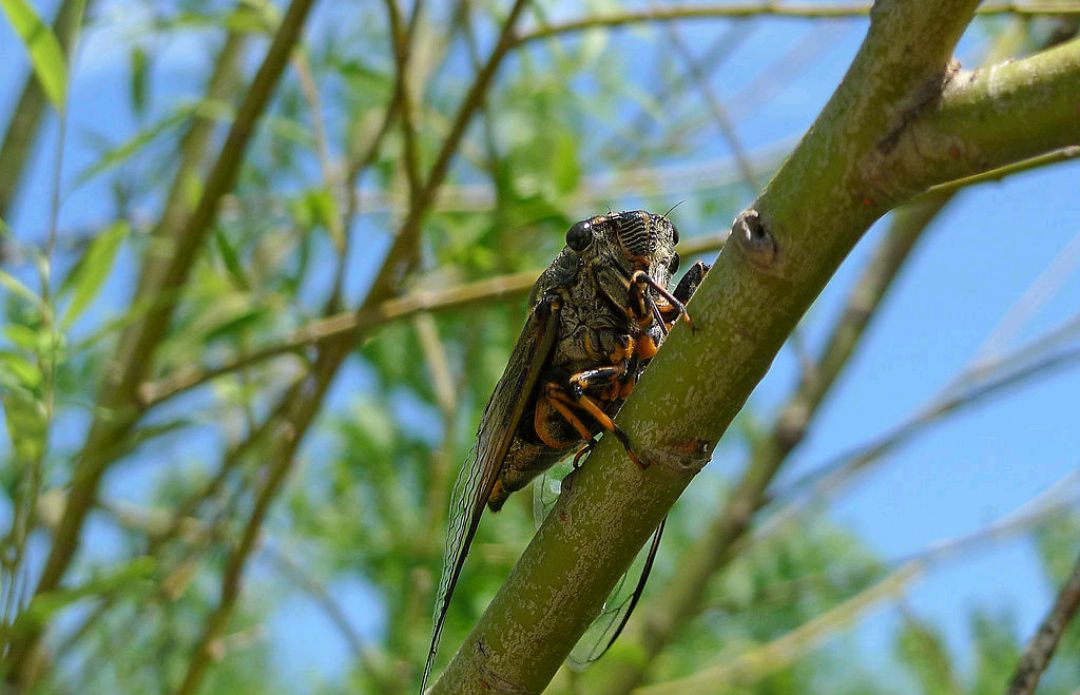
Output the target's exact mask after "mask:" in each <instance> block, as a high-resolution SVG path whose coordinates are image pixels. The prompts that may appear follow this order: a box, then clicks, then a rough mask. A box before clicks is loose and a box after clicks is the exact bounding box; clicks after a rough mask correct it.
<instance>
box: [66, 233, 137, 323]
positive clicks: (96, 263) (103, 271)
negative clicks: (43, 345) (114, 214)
mask: <svg viewBox="0 0 1080 695" xmlns="http://www.w3.org/2000/svg"><path fill="white" fill-rule="evenodd" d="M130 230H131V228H130V226H129V225H128V223H127V222H126V221H125V220H119V221H117V222H114V223H113V224H112V226H110V227H109V228H108V229H106V230H105V231H104V232H102V233H101V234H99V235H98V236H97V238H96V239H94V241H93V242H92V243H91V244H90V246H89V247H88V248H87V249H86V254H85V255H84V256H83V258H82V260H81V261H80V262H79V265H78V266H77V267H76V268H75V271H74V272H72V274H71V276H70V277H69V278H68V283H67V285H68V287H69V288H70V290H71V303H70V304H69V305H68V308H67V311H66V312H65V313H64V318H63V320H62V321H61V325H62V326H63V327H64V328H67V327H70V326H71V324H73V323H75V320H76V319H78V318H79V316H80V315H82V313H83V312H84V311H86V308H87V307H88V306H90V303H91V302H93V301H94V299H95V298H96V297H97V295H98V292H100V291H101V286H102V285H103V284H104V282H105V278H107V277H108V276H109V271H110V270H112V267H113V262H114V261H115V260H116V253H117V252H118V251H119V250H120V244H121V243H123V241H124V239H125V238H126V237H127V235H128V232H129V231H130Z"/></svg>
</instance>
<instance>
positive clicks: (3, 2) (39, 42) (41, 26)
mask: <svg viewBox="0 0 1080 695" xmlns="http://www.w3.org/2000/svg"><path fill="white" fill-rule="evenodd" d="M0 7H3V8H4V14H6V15H7V18H8V22H10V23H11V27H12V29H14V30H15V33H16V34H18V36H19V38H20V39H21V40H22V42H23V45H24V46H25V47H26V52H27V53H29V54H30V63H31V65H33V67H34V74H35V75H37V79H38V82H39V83H40V84H41V88H42V90H43V91H44V92H45V95H46V96H47V97H48V98H49V101H51V102H52V105H53V107H54V108H56V109H57V110H59V109H61V108H63V106H64V98H65V94H66V92H67V66H66V64H65V60H64V51H63V49H62V48H61V47H60V41H59V40H58V39H57V38H56V34H54V33H53V32H52V30H51V29H50V28H49V27H48V26H47V25H46V24H45V23H44V22H42V21H41V18H40V17H38V15H37V13H36V12H34V8H33V7H31V6H30V5H29V4H28V3H26V2H25V0H0Z"/></svg>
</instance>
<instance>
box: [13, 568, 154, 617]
mask: <svg viewBox="0 0 1080 695" xmlns="http://www.w3.org/2000/svg"><path fill="white" fill-rule="evenodd" d="M156 566H157V563H156V561H155V560H154V558H152V557H149V556H142V557H137V558H135V559H134V560H131V561H130V562H127V563H125V564H122V565H120V566H118V567H116V568H115V569H112V570H111V571H109V572H108V573H103V574H100V575H99V576H96V577H92V578H91V579H90V580H89V581H87V582H86V583H84V584H81V585H79V586H76V587H74V588H71V589H57V590H54V591H48V592H45V593H43V594H38V595H37V596H35V597H34V599H33V600H32V601H31V602H30V605H28V606H27V607H26V609H25V610H24V611H23V612H22V613H20V614H19V616H18V617H17V618H16V619H15V624H14V625H13V626H12V631H13V632H15V633H16V634H25V632H27V631H31V630H34V629H35V628H36V627H37V626H39V625H42V624H44V623H45V622H47V621H48V620H49V619H50V618H51V617H52V616H54V615H55V614H56V613H57V612H58V611H61V610H63V609H64V608H67V607H68V606H70V605H71V604H73V603H75V602H76V601H78V600H79V599H82V598H86V597H88V596H98V595H101V594H107V593H110V592H113V591H116V590H122V589H123V588H124V587H125V586H126V585H128V584H131V583H133V582H137V581H140V580H143V579H146V578H148V577H149V576H150V575H151V574H152V573H153V571H154V569H155V567H156Z"/></svg>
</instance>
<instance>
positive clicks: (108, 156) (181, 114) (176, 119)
mask: <svg viewBox="0 0 1080 695" xmlns="http://www.w3.org/2000/svg"><path fill="white" fill-rule="evenodd" d="M133 88H134V87H133ZM198 109H199V105H197V104H193V105H188V106H184V107H182V108H180V109H177V110H176V111H175V112H174V113H171V114H169V115H168V116H165V117H164V118H162V119H161V120H159V121H157V122H156V123H152V124H150V125H149V126H148V127H146V128H144V129H143V130H141V131H139V132H138V133H136V134H135V135H133V136H132V137H130V138H128V139H127V140H125V141H124V142H122V143H120V144H119V145H117V146H116V147H114V148H112V149H111V150H108V151H106V152H105V153H104V154H103V155H101V157H100V158H99V159H98V160H97V161H96V162H94V163H93V164H91V165H90V166H88V167H86V168H85V169H83V170H82V171H80V172H79V175H78V176H76V177H75V186H76V187H77V186H81V185H83V184H84V183H86V182H87V181H89V180H90V179H92V178H94V177H95V176H97V175H98V174H101V173H103V172H106V171H108V170H109V169H112V168H113V167H115V166H117V165H119V164H122V163H123V162H125V161H126V160H127V159H128V158H130V157H131V156H132V155H134V154H135V153H136V152H138V151H139V150H141V149H142V148H144V147H146V145H148V144H150V143H151V142H152V141H153V140H155V139H157V137H158V136H160V135H163V134H165V133H167V132H168V131H170V130H172V129H173V128H175V127H177V126H179V125H181V124H182V123H184V122H185V121H187V119H188V118H190V117H191V116H192V114H194V113H196V112H197V111H198Z"/></svg>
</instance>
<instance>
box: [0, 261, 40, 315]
mask: <svg viewBox="0 0 1080 695" xmlns="http://www.w3.org/2000/svg"><path fill="white" fill-rule="evenodd" d="M0 285H3V286H4V287H6V288H7V289H8V291H9V292H11V293H12V294H14V295H17V296H19V297H22V298H23V299H25V300H26V301H28V302H30V303H31V304H33V305H34V306H36V307H40V306H41V297H39V296H38V295H37V293H36V292H34V291H33V290H31V289H30V288H29V287H27V286H26V285H24V284H23V283H22V281H20V280H19V279H18V278H17V277H15V276H14V275H12V274H11V273H9V272H7V271H6V270H0Z"/></svg>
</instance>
